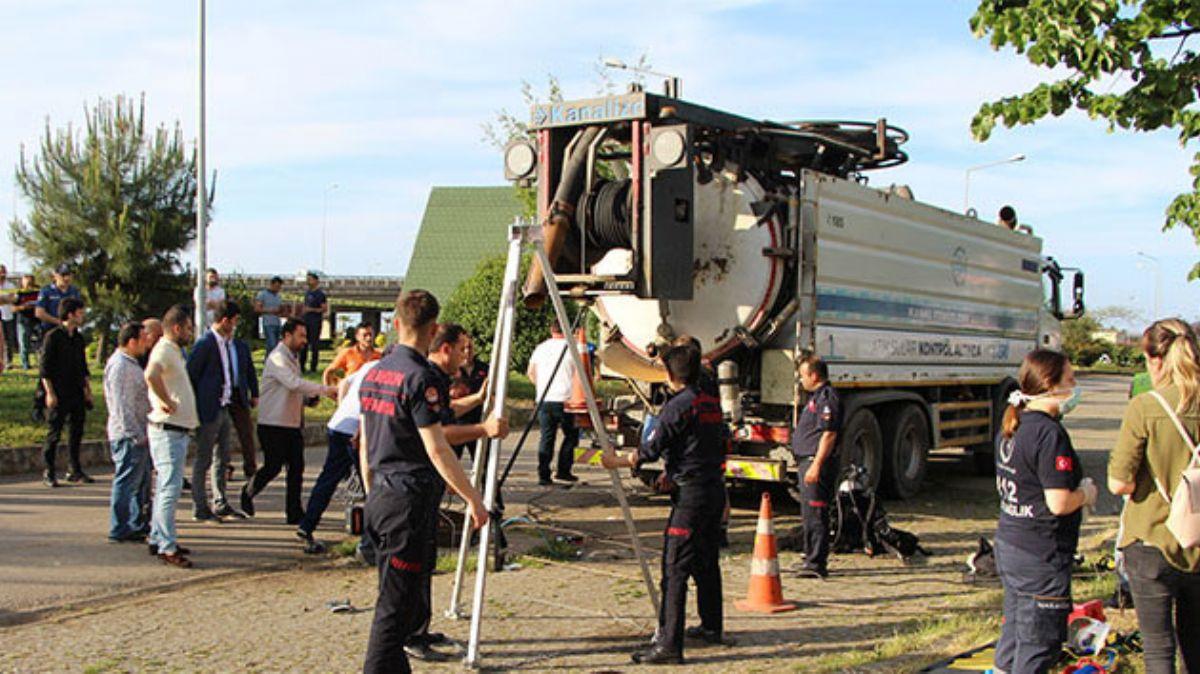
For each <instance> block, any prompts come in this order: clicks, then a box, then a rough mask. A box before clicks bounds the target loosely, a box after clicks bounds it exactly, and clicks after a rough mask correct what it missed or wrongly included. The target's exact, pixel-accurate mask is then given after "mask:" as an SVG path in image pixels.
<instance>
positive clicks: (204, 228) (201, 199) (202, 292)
mask: <svg viewBox="0 0 1200 674" xmlns="http://www.w3.org/2000/svg"><path fill="white" fill-rule="evenodd" d="M204 23H205V21H204V0H200V78H199V93H200V102H199V109H198V110H197V112H198V120H197V121H198V122H199V128H198V130H197V133H196V334H200V333H201V331H203V330H204V328H205V322H206V321H205V318H206V314H205V312H204V305H205V303H206V302H207V300H208V293H207V292H206V289H205V287H204V277H205V270H206V269H208V194H207V192H206V190H205V187H204V171H205V167H204Z"/></svg>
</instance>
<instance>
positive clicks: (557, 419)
mask: <svg viewBox="0 0 1200 674" xmlns="http://www.w3.org/2000/svg"><path fill="white" fill-rule="evenodd" d="M566 350H567V340H566V339H565V338H564V337H563V333H562V329H561V328H559V326H558V323H557V322H554V321H551V323H550V339H547V340H546V341H544V342H542V343H541V344H538V345H537V348H536V349H534V350H533V355H532V356H530V357H529V368H528V369H527V370H526V371H525V374H526V375H528V376H529V380H530V381H532V382H533V384H534V386H535V387H536V388H537V398H536V400H539V401H541V407H540V408H539V409H538V428H539V430H540V432H541V438H540V439H539V440H538V484H540V485H543V486H545V485H549V484H553V483H552V482H551V481H550V459H552V458H553V457H554V439H555V437H556V436H557V433H558V431H559V430H560V429H561V430H562V434H563V441H562V445H561V446H560V447H559V448H558V463H557V466H556V470H555V472H554V479H556V480H560V481H562V482H568V483H570V482H578V481H579V478H577V477H575V476H574V475H572V474H571V466H572V465H573V464H574V463H575V446H576V445H578V444H579V429H578V428H576V427H575V417H574V416H572V415H570V414H566V413H564V412H563V403H565V402H566V401H567V399H568V398H569V397H571V378H572V377H573V376H574V375H575V364H574V363H573V362H572V361H571V357H570V355H568V354H567V353H566ZM560 360H561V364H559V361H560ZM556 365H557V366H558V371H557V372H555V366H556Z"/></svg>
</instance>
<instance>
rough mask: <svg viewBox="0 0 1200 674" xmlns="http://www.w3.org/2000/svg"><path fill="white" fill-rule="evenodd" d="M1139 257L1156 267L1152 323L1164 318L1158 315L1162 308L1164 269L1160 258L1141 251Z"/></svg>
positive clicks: (1138, 253)
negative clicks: (1160, 263)
mask: <svg viewBox="0 0 1200 674" xmlns="http://www.w3.org/2000/svg"><path fill="white" fill-rule="evenodd" d="M1137 256H1138V257H1141V258H1145V259H1147V260H1149V261H1150V263H1151V264H1153V265H1154V315H1153V316H1151V317H1150V321H1151V322H1153V321H1157V320H1158V319H1160V318H1162V316H1161V315H1160V314H1159V313H1158V312H1159V309H1160V308H1161V307H1162V268H1161V267H1160V265H1159V264H1158V258H1156V257H1154V256H1153V255H1147V254H1145V253H1143V252H1142V251H1140V250H1139V251H1138V252H1137Z"/></svg>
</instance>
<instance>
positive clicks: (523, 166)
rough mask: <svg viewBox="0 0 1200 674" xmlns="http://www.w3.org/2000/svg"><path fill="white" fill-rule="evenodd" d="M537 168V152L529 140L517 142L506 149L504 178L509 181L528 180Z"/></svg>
mask: <svg viewBox="0 0 1200 674" xmlns="http://www.w3.org/2000/svg"><path fill="white" fill-rule="evenodd" d="M536 168H537V150H535V149H534V147H533V143H530V142H529V141H527V140H516V141H513V142H511V143H509V144H508V145H507V146H505V148H504V177H505V179H507V180H527V179H529V178H531V177H532V176H533V172H534V169H536Z"/></svg>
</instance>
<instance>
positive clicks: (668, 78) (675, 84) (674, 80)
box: [604, 57, 683, 98]
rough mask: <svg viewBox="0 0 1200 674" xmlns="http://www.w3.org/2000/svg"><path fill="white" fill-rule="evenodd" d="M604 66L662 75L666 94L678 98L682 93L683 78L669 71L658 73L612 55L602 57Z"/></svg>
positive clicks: (644, 73)
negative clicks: (627, 62) (632, 64)
mask: <svg viewBox="0 0 1200 674" xmlns="http://www.w3.org/2000/svg"><path fill="white" fill-rule="evenodd" d="M604 67H605V68H613V69H616V70H628V71H630V72H635V73H641V74H643V75H656V76H658V77H662V78H664V79H665V81H664V82H663V85H664V86H663V88H664V89H665V90H666V94H667V96H669V97H671V98H679V97H680V96H682V95H683V80H682V79H680V78H679V77H677V76H675V75H671V74H669V73H660V72H658V71H655V70H650V69H649V68H643V67H641V66H631V65H628V64H626V63H625V62H624V61H622V60H621V59H618V58H612V57H609V58H606V59H604Z"/></svg>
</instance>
